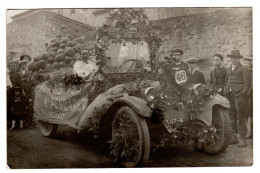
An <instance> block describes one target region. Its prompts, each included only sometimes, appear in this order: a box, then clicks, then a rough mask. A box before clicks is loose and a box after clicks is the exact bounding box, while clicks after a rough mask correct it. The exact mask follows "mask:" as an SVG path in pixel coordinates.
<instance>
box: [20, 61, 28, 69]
mask: <svg viewBox="0 0 260 173" xmlns="http://www.w3.org/2000/svg"><path fill="white" fill-rule="evenodd" d="M27 63H28V62H27V61H26V60H22V61H20V62H19V65H18V66H19V68H20V66H21V65H23V64H27Z"/></svg>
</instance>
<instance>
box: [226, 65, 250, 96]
mask: <svg viewBox="0 0 260 173" xmlns="http://www.w3.org/2000/svg"><path fill="white" fill-rule="evenodd" d="M250 86H251V79H250V71H249V70H248V69H247V68H246V67H243V66H242V64H241V63H239V64H238V65H237V66H236V68H235V69H234V70H233V71H232V66H230V67H229V68H228V78H227V86H226V87H225V91H224V94H225V95H227V94H228V92H229V91H231V92H232V94H233V95H234V96H239V95H241V94H243V95H247V94H248V92H249V90H250Z"/></svg>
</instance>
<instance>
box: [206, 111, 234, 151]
mask: <svg viewBox="0 0 260 173" xmlns="http://www.w3.org/2000/svg"><path fill="white" fill-rule="evenodd" d="M212 118H213V119H212V125H213V127H214V128H215V129H216V133H214V134H212V136H211V139H210V140H211V143H209V144H207V145H205V146H204V149H203V150H204V152H205V153H208V154H219V153H222V152H224V151H225V150H226V149H227V147H228V146H229V144H230V141H231V139H232V127H231V121H230V118H229V116H228V113H227V110H225V109H222V108H216V109H214V112H213V117H212Z"/></svg>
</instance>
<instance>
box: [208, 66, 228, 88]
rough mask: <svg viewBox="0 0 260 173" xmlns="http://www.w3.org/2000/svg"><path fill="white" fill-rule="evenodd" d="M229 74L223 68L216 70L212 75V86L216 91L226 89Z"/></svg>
mask: <svg viewBox="0 0 260 173" xmlns="http://www.w3.org/2000/svg"><path fill="white" fill-rule="evenodd" d="M227 78H228V73H227V69H226V68H225V67H224V66H222V67H220V68H218V69H216V68H214V69H213V70H212V71H211V73H210V85H211V87H212V89H213V90H214V91H217V90H218V89H220V88H221V89H222V90H223V89H224V87H225V86H226V84H227Z"/></svg>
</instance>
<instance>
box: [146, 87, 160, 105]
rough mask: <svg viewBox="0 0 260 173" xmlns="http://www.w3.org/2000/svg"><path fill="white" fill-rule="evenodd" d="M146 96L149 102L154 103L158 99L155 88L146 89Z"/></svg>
mask: <svg viewBox="0 0 260 173" xmlns="http://www.w3.org/2000/svg"><path fill="white" fill-rule="evenodd" d="M144 95H145V97H146V100H147V101H150V102H151V101H153V100H154V99H155V98H156V97H157V91H156V90H155V89H154V88H153V87H149V88H146V89H145V90H144Z"/></svg>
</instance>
